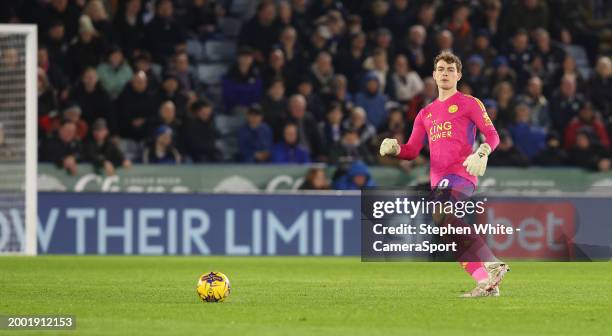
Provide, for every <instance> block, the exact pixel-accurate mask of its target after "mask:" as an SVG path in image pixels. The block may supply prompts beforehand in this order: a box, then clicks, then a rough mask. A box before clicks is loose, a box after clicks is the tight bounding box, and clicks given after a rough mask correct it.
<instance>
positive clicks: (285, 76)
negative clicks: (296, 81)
mask: <svg viewBox="0 0 612 336" xmlns="http://www.w3.org/2000/svg"><path fill="white" fill-rule="evenodd" d="M294 76H296V74H295V73H289V69H287V68H286V67H285V54H283V51H282V50H280V49H274V50H272V51H271V52H270V56H269V57H268V63H267V66H266V67H265V71H264V72H263V79H264V84H265V87H266V88H269V87H270V85H271V84H272V81H274V80H275V79H277V78H281V79H282V80H284V81H290V80H292V78H294Z"/></svg>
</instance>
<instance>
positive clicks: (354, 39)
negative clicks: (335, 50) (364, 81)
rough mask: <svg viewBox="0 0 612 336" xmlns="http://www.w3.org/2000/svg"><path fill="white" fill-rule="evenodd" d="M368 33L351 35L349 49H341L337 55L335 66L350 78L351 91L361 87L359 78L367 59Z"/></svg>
mask: <svg viewBox="0 0 612 336" xmlns="http://www.w3.org/2000/svg"><path fill="white" fill-rule="evenodd" d="M365 47H366V35H365V34H364V33H362V32H359V33H355V34H354V35H352V36H350V46H349V48H348V50H341V51H340V52H339V54H338V56H337V57H336V59H335V61H336V64H335V66H334V68H335V69H337V70H338V72H340V73H342V74H343V75H345V76H346V78H347V79H348V88H349V91H351V92H356V91H357V90H358V89H359V79H360V78H361V75H362V73H363V63H364V62H365V59H366V52H365Z"/></svg>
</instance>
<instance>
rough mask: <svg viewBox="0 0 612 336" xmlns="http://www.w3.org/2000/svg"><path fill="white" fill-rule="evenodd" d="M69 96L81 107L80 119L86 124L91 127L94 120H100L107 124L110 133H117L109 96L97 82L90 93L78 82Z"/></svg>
mask: <svg viewBox="0 0 612 336" xmlns="http://www.w3.org/2000/svg"><path fill="white" fill-rule="evenodd" d="M70 96H71V98H72V99H73V100H74V101H75V102H76V103H77V104H78V105H79V106H80V107H81V111H83V113H82V115H81V117H82V119H83V120H85V121H86V122H87V123H88V124H90V125H91V124H92V123H93V122H94V120H96V119H98V118H102V119H104V120H106V122H107V123H108V125H109V129H110V131H111V133H116V132H117V131H118V130H117V125H116V119H115V111H114V106H113V104H112V102H111V99H110V96H109V95H108V93H107V92H106V90H104V88H103V87H102V85H101V84H100V83H99V82H98V83H97V84H96V88H95V89H94V90H93V91H92V92H87V90H85V87H84V85H83V84H82V83H81V82H79V84H78V85H77V86H76V87H75V88H74V90H73V91H72V92H71V94H70Z"/></svg>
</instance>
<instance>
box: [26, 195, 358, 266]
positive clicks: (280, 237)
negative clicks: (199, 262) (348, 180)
mask: <svg viewBox="0 0 612 336" xmlns="http://www.w3.org/2000/svg"><path fill="white" fill-rule="evenodd" d="M38 213H39V222H40V223H39V232H38V238H39V239H38V250H39V253H61V254H128V255H129V254H142V255H162V254H167V255H175V254H178V255H181V254H182V255H191V254H203V255H209V254H214V255H358V254H359V247H360V240H359V239H360V233H359V220H358V219H359V196H343V197H337V196H334V195H298V194H293V195H278V194H252V195H231V194H228V195H219V194H127V193H116V194H115V193H105V194H102V193H40V194H39V211H38Z"/></svg>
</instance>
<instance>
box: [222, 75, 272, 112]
mask: <svg viewBox="0 0 612 336" xmlns="http://www.w3.org/2000/svg"><path fill="white" fill-rule="evenodd" d="M262 90H263V80H262V79H261V76H260V75H259V71H258V70H257V68H256V67H255V66H251V68H250V69H249V71H248V72H247V73H245V74H243V73H241V72H240V70H239V69H238V66H237V65H235V66H234V67H232V68H231V69H230V71H229V72H228V73H227V75H226V76H225V77H224V78H223V101H224V105H225V111H226V112H229V111H231V110H232V109H233V108H234V107H236V106H240V105H242V106H249V105H251V104H255V103H259V101H260V99H261V95H262Z"/></svg>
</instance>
